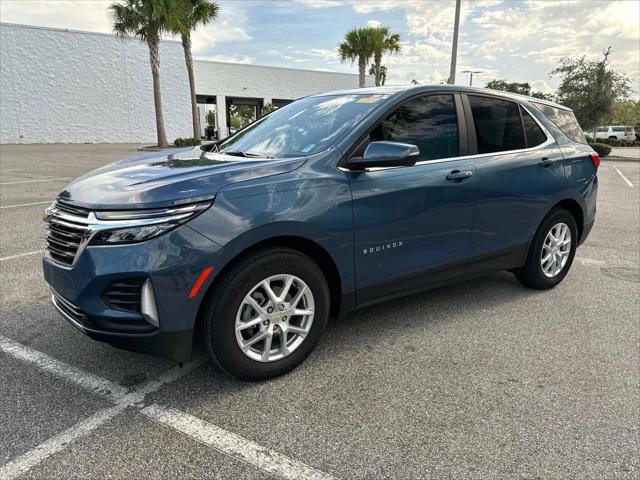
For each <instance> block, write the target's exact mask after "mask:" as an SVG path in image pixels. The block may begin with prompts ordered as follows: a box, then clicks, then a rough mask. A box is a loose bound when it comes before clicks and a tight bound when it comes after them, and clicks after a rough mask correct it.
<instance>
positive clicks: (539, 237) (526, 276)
mask: <svg viewBox="0 0 640 480" xmlns="http://www.w3.org/2000/svg"><path fill="white" fill-rule="evenodd" d="M558 223H564V224H566V225H567V226H568V227H569V231H570V232H571V250H570V252H569V258H568V259H567V263H566V264H565V265H564V267H563V268H562V270H561V271H560V273H558V274H557V275H556V276H555V277H548V276H546V275H545V274H544V272H543V270H542V265H541V264H540V258H541V254H542V246H543V244H544V241H545V238H546V237H547V234H548V233H549V231H550V230H551V229H552V228H553V227H554V226H555V225H557V224H558ZM577 246H578V227H577V226H576V221H575V219H574V218H573V215H571V213H569V212H568V211H567V210H565V209H563V208H554V209H553V210H551V212H549V214H548V215H547V216H546V217H545V219H544V220H543V221H542V223H541V224H540V226H539V227H538V230H537V231H536V234H535V235H534V237H533V241H532V242H531V246H530V247H529V253H528V254H527V260H526V262H525V264H524V265H523V266H522V267H521V268H520V269H519V270H518V271H517V272H516V277H517V278H518V280H520V282H522V283H523V284H524V285H526V286H528V287H531V288H535V289H537V290H547V289H549V288H553V287H555V286H556V285H558V284H559V283H560V282H561V281H562V280H563V279H564V277H566V276H567V273H568V272H569V269H570V268H571V264H572V263H573V257H574V256H575V254H576V248H577Z"/></svg>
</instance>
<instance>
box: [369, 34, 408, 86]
mask: <svg viewBox="0 0 640 480" xmlns="http://www.w3.org/2000/svg"><path fill="white" fill-rule="evenodd" d="M369 35H370V36H371V41H372V42H373V73H374V76H375V80H376V87H379V86H380V81H381V79H382V68H381V67H382V55H384V54H385V53H397V52H399V51H400V50H402V45H401V43H400V35H399V34H397V33H391V32H390V31H389V27H371V33H370V34H369ZM385 74H386V72H385ZM385 76H386V75H385Z"/></svg>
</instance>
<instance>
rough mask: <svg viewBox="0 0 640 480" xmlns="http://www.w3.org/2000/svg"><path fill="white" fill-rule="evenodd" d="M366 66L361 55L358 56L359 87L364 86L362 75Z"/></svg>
mask: <svg viewBox="0 0 640 480" xmlns="http://www.w3.org/2000/svg"><path fill="white" fill-rule="evenodd" d="M366 68H367V61H366V59H365V58H364V57H363V56H360V57H358V81H359V84H360V88H364V78H365V77H364V75H365V70H366Z"/></svg>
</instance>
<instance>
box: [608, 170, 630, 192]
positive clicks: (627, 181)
mask: <svg viewBox="0 0 640 480" xmlns="http://www.w3.org/2000/svg"><path fill="white" fill-rule="evenodd" d="M611 166H612V167H613V168H614V169H615V171H616V172H618V175H620V177H621V178H622V180H624V181H625V182H626V183H627V185H629V186H630V187H633V183H631V182H630V181H629V179H628V178H627V177H625V176H624V174H623V173H622V172H621V171H620V169H619V168H618V167H616V166H615V165H611Z"/></svg>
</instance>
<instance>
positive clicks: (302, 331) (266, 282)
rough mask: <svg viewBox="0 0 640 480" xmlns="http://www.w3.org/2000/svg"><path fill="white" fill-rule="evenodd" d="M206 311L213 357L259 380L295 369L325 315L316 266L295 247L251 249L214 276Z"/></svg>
mask: <svg viewBox="0 0 640 480" xmlns="http://www.w3.org/2000/svg"><path fill="white" fill-rule="evenodd" d="M218 282H219V285H220V288H217V289H216V290H214V292H213V294H212V296H211V299H210V300H209V303H208V304H207V308H206V311H205V338H206V344H207V348H208V350H209V353H210V354H211V356H212V358H213V359H214V360H215V361H216V363H218V365H219V366H221V367H222V368H223V369H224V370H226V371H227V372H228V373H230V374H231V375H233V376H234V377H237V378H241V379H245V380H264V379H267V378H272V377H276V376H278V375H282V374H284V373H286V372H288V371H289V370H291V369H293V368H295V367H296V366H297V365H298V364H299V363H301V362H302V361H303V360H304V359H305V358H307V356H308V355H309V354H310V353H311V351H312V350H313V349H314V347H315V346H316V344H317V343H318V341H319V339H320V336H321V334H322V331H323V330H324V328H325V326H326V324H327V321H328V318H329V288H328V286H327V282H326V279H325V278H324V275H323V273H322V271H321V270H320V268H319V267H318V266H317V265H316V264H315V262H313V260H311V259H310V258H309V257H307V256H306V255H304V254H302V253H300V252H297V251H295V250H290V249H285V248H273V249H268V250H263V251H260V252H257V253H254V254H251V255H249V256H247V257H246V258H244V259H243V260H242V261H240V263H238V264H237V265H236V266H234V267H233V268H232V269H231V270H230V271H229V272H228V273H227V274H226V275H224V277H223V278H221V279H219V280H218Z"/></svg>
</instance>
